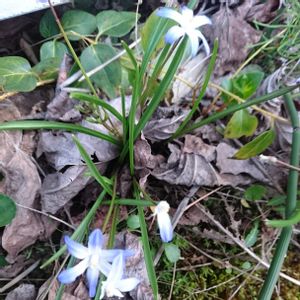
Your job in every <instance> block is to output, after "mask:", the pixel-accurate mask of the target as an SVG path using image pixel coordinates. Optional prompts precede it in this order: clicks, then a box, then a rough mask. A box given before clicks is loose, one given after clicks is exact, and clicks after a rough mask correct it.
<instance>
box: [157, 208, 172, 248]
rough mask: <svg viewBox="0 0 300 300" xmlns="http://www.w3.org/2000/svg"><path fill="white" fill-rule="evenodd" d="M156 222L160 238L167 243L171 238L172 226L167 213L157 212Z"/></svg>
mask: <svg viewBox="0 0 300 300" xmlns="http://www.w3.org/2000/svg"><path fill="white" fill-rule="evenodd" d="M157 223H158V228H159V233H160V237H161V239H162V240H163V241H164V242H165V243H168V242H170V241H171V240H172V238H173V227H172V223H171V219H170V216H169V214H168V213H159V214H157Z"/></svg>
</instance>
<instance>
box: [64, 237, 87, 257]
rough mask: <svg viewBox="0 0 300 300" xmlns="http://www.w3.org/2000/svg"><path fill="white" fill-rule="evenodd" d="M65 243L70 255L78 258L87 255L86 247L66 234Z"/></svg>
mask: <svg viewBox="0 0 300 300" xmlns="http://www.w3.org/2000/svg"><path fill="white" fill-rule="evenodd" d="M65 243H66V245H67V248H68V251H69V253H70V254H71V255H73V256H74V257H76V258H78V259H84V258H85V257H87V256H88V255H89V251H88V248H86V247H84V246H83V245H81V244H79V243H77V242H75V241H73V240H72V239H71V238H70V237H68V236H67V235H66V236H65Z"/></svg>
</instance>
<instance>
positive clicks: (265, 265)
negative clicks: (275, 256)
mask: <svg viewBox="0 0 300 300" xmlns="http://www.w3.org/2000/svg"><path fill="white" fill-rule="evenodd" d="M197 207H199V209H201V211H202V213H203V214H204V215H205V216H206V217H207V218H209V219H210V220H211V221H212V222H213V223H214V224H215V225H216V226H217V227H218V228H219V229H220V230H221V231H223V232H224V233H225V234H226V235H227V236H228V237H230V238H231V239H232V240H233V241H234V242H235V243H236V244H237V245H238V246H239V247H241V248H242V249H243V250H244V251H245V252H247V253H248V254H249V255H250V256H251V257H252V258H254V259H255V260H256V261H258V262H259V263H260V264H261V265H263V266H264V267H266V268H267V269H269V268H270V264H268V263H267V262H265V261H263V260H262V259H261V258H260V257H259V256H257V255H256V254H255V253H254V252H253V251H251V250H250V249H249V248H248V247H247V246H246V245H245V243H244V242H243V241H241V240H240V239H238V238H236V237H234V236H233V234H232V233H231V232H230V231H229V230H227V229H226V228H225V227H223V225H222V224H221V223H219V222H218V221H217V220H215V218H214V217H213V215H212V214H211V213H210V212H208V211H207V210H206V209H205V207H204V206H202V205H201V204H197ZM280 276H281V277H282V278H284V279H286V280H288V281H290V282H292V283H294V284H296V285H298V286H300V281H299V280H297V279H295V278H293V277H290V276H288V275H287V274H285V273H282V272H280Z"/></svg>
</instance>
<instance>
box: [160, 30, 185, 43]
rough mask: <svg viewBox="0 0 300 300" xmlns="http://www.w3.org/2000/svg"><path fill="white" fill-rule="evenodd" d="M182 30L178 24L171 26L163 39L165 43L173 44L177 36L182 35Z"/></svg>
mask: <svg viewBox="0 0 300 300" xmlns="http://www.w3.org/2000/svg"><path fill="white" fill-rule="evenodd" d="M184 33H185V32H184V30H183V29H182V28H181V27H179V26H173V27H171V28H170V29H169V30H168V32H167V34H166V36H165V41H166V43H167V44H173V43H175V42H176V41H177V40H178V39H179V38H181V37H182V36H183V35H184Z"/></svg>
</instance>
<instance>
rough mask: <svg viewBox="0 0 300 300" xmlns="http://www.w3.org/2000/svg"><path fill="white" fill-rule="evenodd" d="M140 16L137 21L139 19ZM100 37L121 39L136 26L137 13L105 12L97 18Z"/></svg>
mask: <svg viewBox="0 0 300 300" xmlns="http://www.w3.org/2000/svg"><path fill="white" fill-rule="evenodd" d="M139 17H140V15H138V17H137V19H139ZM96 20H97V27H98V30H99V35H103V34H105V35H109V36H113V37H121V36H124V35H125V34H127V33H128V32H129V31H130V30H131V29H132V28H133V27H134V25H135V21H136V13H134V12H127V11H120V12H119V11H115V10H105V11H102V12H100V13H99V14H98V15H97V16H96Z"/></svg>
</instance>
